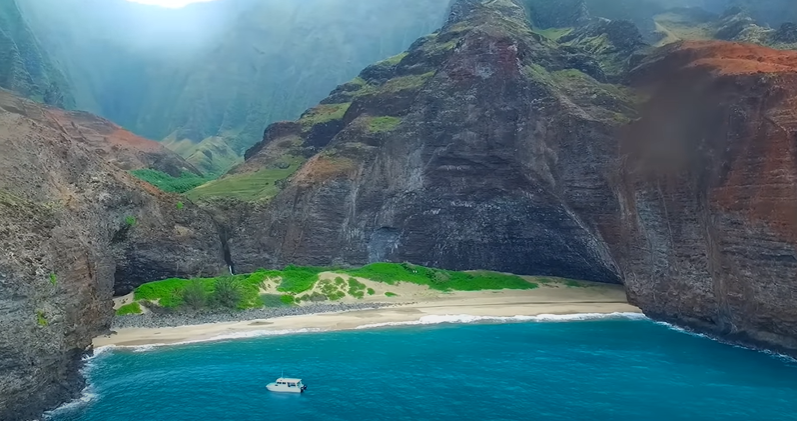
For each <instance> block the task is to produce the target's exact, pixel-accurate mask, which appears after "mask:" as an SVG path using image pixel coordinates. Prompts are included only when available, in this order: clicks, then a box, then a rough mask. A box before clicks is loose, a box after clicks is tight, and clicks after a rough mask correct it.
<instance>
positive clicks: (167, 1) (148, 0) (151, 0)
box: [128, 0, 213, 8]
mask: <svg viewBox="0 0 797 421" xmlns="http://www.w3.org/2000/svg"><path fill="white" fill-rule="evenodd" d="M128 1H132V2H136V3H144V4H155V5H158V6H163V7H172V8H178V7H183V6H185V5H188V4H191V3H200V2H206V1H213V0H128Z"/></svg>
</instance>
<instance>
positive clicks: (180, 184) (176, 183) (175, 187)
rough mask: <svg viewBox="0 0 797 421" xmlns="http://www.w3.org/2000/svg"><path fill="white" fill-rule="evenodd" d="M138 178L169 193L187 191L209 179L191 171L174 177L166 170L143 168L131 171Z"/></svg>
mask: <svg viewBox="0 0 797 421" xmlns="http://www.w3.org/2000/svg"><path fill="white" fill-rule="evenodd" d="M130 173H131V174H133V175H134V176H135V177H136V178H138V179H140V180H143V181H146V182H147V183H149V184H152V185H153V186H155V187H157V188H159V189H161V190H163V191H165V192H169V193H185V192H187V191H189V190H191V189H193V188H195V187H197V186H200V185H202V184H204V183H206V182H208V179H207V178H205V177H202V176H199V175H196V174H193V173H190V172H183V173H182V175H180V176H179V177H172V176H171V175H169V174H166V173H165V172H161V171H157V170H151V169H143V170H133V171H130Z"/></svg>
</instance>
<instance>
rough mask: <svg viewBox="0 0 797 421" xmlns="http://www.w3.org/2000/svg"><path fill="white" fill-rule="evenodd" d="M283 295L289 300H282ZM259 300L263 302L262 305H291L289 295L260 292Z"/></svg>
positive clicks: (291, 299) (291, 301) (291, 300)
mask: <svg viewBox="0 0 797 421" xmlns="http://www.w3.org/2000/svg"><path fill="white" fill-rule="evenodd" d="M283 297H289V298H290V300H283ZM260 301H261V302H262V303H263V307H288V306H291V305H293V297H292V296H290V295H280V294H262V295H261V296H260ZM285 301H289V302H285Z"/></svg>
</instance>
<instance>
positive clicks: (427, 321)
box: [355, 313, 647, 329]
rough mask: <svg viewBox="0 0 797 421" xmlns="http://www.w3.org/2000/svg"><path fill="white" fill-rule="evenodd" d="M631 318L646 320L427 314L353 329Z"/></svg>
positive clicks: (608, 315) (603, 317)
mask: <svg viewBox="0 0 797 421" xmlns="http://www.w3.org/2000/svg"><path fill="white" fill-rule="evenodd" d="M606 319H631V320H646V319H647V317H645V316H644V315H643V314H641V313H577V314H540V315H537V316H512V317H499V316H473V315H470V314H458V315H454V314H446V315H428V316H423V317H421V318H420V319H418V320H411V321H406V322H385V323H371V324H365V325H361V326H357V327H356V328H355V329H373V328H379V327H387V326H415V325H434V324H441V323H477V322H570V321H580V320H606Z"/></svg>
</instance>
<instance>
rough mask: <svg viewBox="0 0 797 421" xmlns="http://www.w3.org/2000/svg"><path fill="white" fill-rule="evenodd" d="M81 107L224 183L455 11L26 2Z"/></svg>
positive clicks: (356, 5)
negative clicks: (286, 126) (325, 101)
mask: <svg viewBox="0 0 797 421" xmlns="http://www.w3.org/2000/svg"><path fill="white" fill-rule="evenodd" d="M19 4H20V8H21V9H22V10H23V12H24V13H25V15H26V17H27V18H28V20H29V22H30V25H31V27H32V28H33V30H34V32H35V33H36V34H37V36H38V38H39V39H40V40H41V42H42V44H43V45H44V46H45V48H46V49H47V50H48V51H50V52H51V53H52V54H53V55H54V56H55V58H56V59H57V60H58V62H59V63H60V64H61V66H62V68H63V70H64V73H65V74H66V75H67V78H68V80H69V82H70V84H71V86H72V87H73V91H74V97H75V101H76V106H77V108H79V109H83V110H87V111H90V112H93V113H96V114H99V115H101V116H103V117H106V118H109V119H111V120H113V121H115V122H117V123H118V124H120V125H122V126H124V127H125V128H127V129H129V130H132V131H134V132H135V133H137V134H140V135H143V136H145V137H148V138H152V139H158V140H166V142H167V145H168V146H170V147H171V148H172V149H174V150H176V151H178V152H179V153H181V154H182V155H183V156H184V157H187V158H188V159H189V161H190V162H192V163H193V164H194V165H196V166H197V167H198V168H200V169H202V170H203V171H205V172H207V173H220V172H223V171H224V170H226V169H227V168H229V167H230V166H232V165H233V164H234V163H235V162H237V161H238V160H239V157H240V156H241V155H242V154H243V152H244V151H245V150H246V149H247V148H248V147H249V146H251V145H253V144H254V143H256V142H257V141H259V140H260V139H261V138H262V134H263V129H264V128H265V127H266V126H267V125H268V124H269V123H271V122H274V121H278V120H284V119H293V118H296V117H298V116H299V114H300V113H301V111H302V110H304V109H306V108H307V107H308V106H310V105H311V104H313V103H315V102H317V101H318V100H320V99H322V98H324V97H325V96H326V95H327V94H328V93H329V91H331V90H332V89H333V88H334V87H335V86H337V85H338V84H340V83H343V82H345V81H347V80H349V79H351V78H353V77H354V76H356V75H357V73H358V72H359V70H360V69H362V68H363V67H364V66H366V65H367V64H369V63H372V62H375V61H378V60H381V59H385V58H387V57H390V56H392V55H394V54H397V53H399V52H401V51H403V50H404V49H405V48H407V47H408V46H409V45H410V44H411V43H412V42H413V41H414V40H415V39H416V38H418V37H419V36H422V35H424V34H427V33H429V32H432V31H433V30H434V29H436V28H437V27H438V26H439V25H440V23H441V22H442V20H443V18H444V16H445V13H446V9H447V6H448V0H407V1H401V2H394V1H389V0H368V1H362V0H358V1H351V0H309V1H302V2H285V1H282V0H262V1H255V0H219V1H214V2H209V3H198V4H194V5H190V6H188V7H185V8H182V9H164V8H160V7H156V6H148V5H141V4H137V3H130V2H127V1H125V0H102V1H100V0H88V1H87V0H37V1H19Z"/></svg>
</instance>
